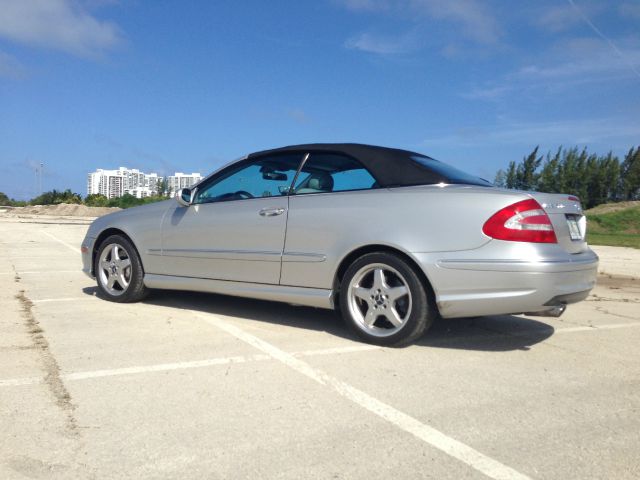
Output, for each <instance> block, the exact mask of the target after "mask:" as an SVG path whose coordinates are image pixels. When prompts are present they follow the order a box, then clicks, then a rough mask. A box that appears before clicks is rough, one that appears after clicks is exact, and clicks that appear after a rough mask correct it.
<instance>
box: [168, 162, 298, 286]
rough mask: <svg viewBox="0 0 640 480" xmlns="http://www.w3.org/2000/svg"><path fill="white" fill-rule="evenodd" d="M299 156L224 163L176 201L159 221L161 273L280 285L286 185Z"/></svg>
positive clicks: (287, 190)
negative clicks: (185, 200)
mask: <svg viewBox="0 0 640 480" xmlns="http://www.w3.org/2000/svg"><path fill="white" fill-rule="evenodd" d="M301 159H302V155H301V154H300V155H298V154H287V155H277V156H275V155H272V156H268V157H261V158H258V159H249V160H244V161H242V162H238V163H236V164H233V165H231V166H230V167H227V168H226V169H224V170H221V171H220V172H218V173H217V174H216V175H214V176H212V177H211V178H209V179H207V180H206V181H205V182H203V183H202V184H201V185H199V186H198V188H197V189H196V191H195V194H194V197H193V202H192V204H191V205H189V206H187V207H184V206H181V205H179V204H178V203H176V205H175V207H173V208H172V209H170V210H169V211H168V212H167V214H166V215H165V217H164V220H163V223H162V264H163V273H164V274H166V275H177V276H184V277H192V278H209V279H216V280H232V281H238V282H255V283H267V284H278V283H279V280H280V267H281V261H282V250H283V248H284V239H285V231H286V226H287V215H288V209H289V198H288V194H289V188H290V186H291V182H292V180H293V177H294V176H295V173H296V170H297V168H298V166H299V163H300V160H301Z"/></svg>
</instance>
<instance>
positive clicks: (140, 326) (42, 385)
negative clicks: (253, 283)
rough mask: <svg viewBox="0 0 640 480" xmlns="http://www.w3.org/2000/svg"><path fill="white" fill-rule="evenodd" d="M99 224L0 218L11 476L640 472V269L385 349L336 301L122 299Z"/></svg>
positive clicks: (633, 261) (3, 451)
mask: <svg viewBox="0 0 640 480" xmlns="http://www.w3.org/2000/svg"><path fill="white" fill-rule="evenodd" d="M86 228H87V227H86V225H84V224H80V225H79V224H75V223H74V222H73V221H71V220H69V221H67V220H65V221H58V223H47V222H43V219H42V218H38V219H31V220H29V219H26V218H20V217H16V216H6V215H0V308H1V309H2V312H3V314H2V315H1V316H0V432H2V434H1V435H0V478H2V479H3V480H4V479H7V480H14V479H16V480H21V479H30V478H44V479H146V478H150V479H174V478H180V479H187V480H188V479H201V478H207V479H227V478H233V479H256V478H263V479H295V480H298V479H300V478H305V479H307V478H309V479H315V478H317V479H325V478H328V479H360V478H362V479H367V480H369V479H384V480H388V479H389V478H397V479H404V478H425V479H427V478H431V479H438V480H440V479H456V480H457V479H462V478H464V479H486V478H504V479H521V480H523V479H547V478H548V479H563V480H564V479H566V480H574V479H575V480H585V479H603V478H612V479H616V480H625V479H638V478H640V457H639V456H638V452H639V451H640V433H639V432H640V349H638V344H639V342H640V309H639V308H638V306H639V305H640V281H638V280H633V279H632V278H630V277H629V276H616V275H614V274H607V275H602V276H601V277H600V283H599V285H598V286H597V287H596V288H595V289H594V291H593V292H592V295H591V296H590V297H589V298H588V299H587V300H586V301H584V302H581V303H578V304H575V305H571V306H570V307H569V308H568V309H567V312H566V313H565V314H564V315H563V316H562V317H560V318H558V319H553V318H543V317H527V316H522V315H518V316H510V315H507V316H499V317H486V318H475V319H459V320H450V321H438V322H436V324H435V325H434V326H433V327H432V329H431V330H430V331H429V332H428V333H427V335H425V337H424V338H423V339H420V340H419V341H417V342H416V343H415V344H414V345H411V346H409V347H406V348H402V349H389V348H378V347H373V346H370V345H365V344H362V343H360V342H358V341H356V340H355V339H354V338H353V337H352V336H351V335H350V334H349V333H348V332H347V330H346V329H345V327H344V326H343V325H342V322H341V321H340V318H339V316H338V315H337V314H336V313H334V312H331V311H326V310H316V309H312V308H303V307H293V306H289V305H284V304H278V303H270V302H262V301H253V300H247V299H238V298H232V297H224V296H220V295H205V294H195V293H193V294H192V293H186V292H162V293H157V294H155V295H152V296H151V297H150V298H148V299H147V300H146V301H144V302H141V303H137V304H116V303H111V302H107V301H105V300H103V299H101V298H100V297H99V296H98V295H96V286H95V282H94V281H92V280H91V279H89V278H87V277H86V276H84V275H83V274H82V273H81V272H80V268H81V265H80V255H79V253H78V251H77V249H78V245H79V244H80V242H81V239H82V237H83V235H84V233H85V231H86ZM596 250H600V249H599V248H596ZM599 253H601V258H602V261H603V268H604V269H605V271H611V272H618V271H619V272H622V273H625V272H629V271H631V272H634V271H636V272H637V271H638V268H639V267H640V261H639V258H638V257H637V256H636V255H635V251H632V253H631V254H629V253H628V252H626V251H625V252H624V253H623V254H619V253H616V250H610V249H607V250H602V251H600V252H599ZM620 255H624V260H623V261H621V262H618V261H617V260H616V261H613V259H616V258H617V257H620ZM609 265H611V266H609ZM623 266H624V268H623ZM617 269H619V270H617Z"/></svg>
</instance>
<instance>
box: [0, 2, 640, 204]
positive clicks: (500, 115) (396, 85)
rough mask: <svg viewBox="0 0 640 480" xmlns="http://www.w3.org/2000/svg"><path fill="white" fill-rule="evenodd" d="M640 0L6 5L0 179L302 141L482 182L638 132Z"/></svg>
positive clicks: (1, 16) (63, 183)
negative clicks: (524, 161) (380, 151)
mask: <svg viewBox="0 0 640 480" xmlns="http://www.w3.org/2000/svg"><path fill="white" fill-rule="evenodd" d="M639 112H640V0H620V1H600V2H598V1H591V0H589V1H588V0H553V1H546V0H530V1H519V0H512V1H506V0H503V1H490V0H486V1H481V0H446V1H445V0H441V1H438V0H313V1H312V0H271V1H269V2H266V1H264V0H255V1H250V0H246V1H243V0H237V1H205V0H201V1H186V2H185V1H177V0H173V1H170V0H164V1H162V0H146V1H145V0H0V191H1V192H5V193H6V194H8V195H9V196H11V197H14V198H17V199H27V198H31V197H33V196H35V194H36V193H37V182H36V176H35V170H34V168H35V166H36V165H38V164H39V163H43V164H44V178H43V189H44V190H50V189H52V188H56V189H64V188H71V189H72V190H74V191H77V192H79V193H82V194H83V195H84V194H86V175H87V173H88V172H89V171H92V170H94V169H95V168H117V167H119V166H128V167H130V168H139V169H142V170H144V171H148V172H151V171H154V172H157V173H159V174H171V173H173V172H174V171H183V172H192V171H199V172H201V173H203V174H206V173H209V172H210V171H212V170H213V169H215V168H216V167H218V166H220V165H221V164H223V163H226V162H227V161H229V160H232V159H234V158H237V157H239V156H242V155H244V154H246V153H249V152H252V151H256V150H261V149H266V148H271V147H277V146H283V145H289V144H295V143H305V142H334V141H336V142H343V141H345V142H347V141H348V142H363V143H373V144H378V145H386V146H394V147H400V148H407V149H410V150H416V151H419V152H422V153H426V154H428V155H431V156H434V157H436V158H438V159H440V160H443V161H446V162H448V163H451V164H453V165H455V166H457V167H458V168H462V169H464V170H467V171H469V172H472V173H475V174H478V175H481V176H483V177H485V178H489V179H491V180H492V179H493V177H494V175H495V172H496V170H497V169H499V168H504V167H505V166H506V165H507V164H508V162H509V161H510V160H520V159H521V158H522V157H523V156H524V155H525V154H527V153H529V152H530V151H531V149H532V148H533V147H535V146H536V145H538V144H539V145H540V146H541V149H542V150H543V151H545V152H546V151H547V150H550V149H551V150H553V149H555V148H557V147H558V146H559V145H560V144H562V145H565V146H573V145H580V146H583V145H584V146H587V147H588V148H589V149H590V150H592V151H595V152H598V153H606V152H608V151H609V150H612V151H613V152H614V153H616V154H618V155H623V154H624V153H625V152H626V150H628V148H630V147H631V146H634V145H639V144H640V114H639Z"/></svg>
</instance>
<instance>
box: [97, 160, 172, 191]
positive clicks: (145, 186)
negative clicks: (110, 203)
mask: <svg viewBox="0 0 640 480" xmlns="http://www.w3.org/2000/svg"><path fill="white" fill-rule="evenodd" d="M161 180H162V177H159V176H158V175H157V174H156V173H144V172H141V171H140V170H138V169H136V168H132V169H129V168H126V167H120V168H119V169H118V170H103V169H102V168H99V169H97V170H96V171H95V172H92V173H90V174H89V175H87V194H88V195H92V194H100V195H104V196H105V197H107V198H116V197H121V196H122V195H124V194H125V193H128V194H130V195H133V196H134V197H137V198H144V197H148V196H151V195H156V194H157V193H158V182H160V181H161Z"/></svg>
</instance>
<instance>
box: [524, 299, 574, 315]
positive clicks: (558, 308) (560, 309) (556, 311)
mask: <svg viewBox="0 0 640 480" xmlns="http://www.w3.org/2000/svg"><path fill="white" fill-rule="evenodd" d="M566 309H567V305H566V304H565V303H561V304H560V305H555V306H554V307H552V308H551V309H550V310H544V311H542V312H526V313H525V315H530V316H532V317H554V318H558V317H559V316H560V315H562V314H563V313H564V311H565V310H566Z"/></svg>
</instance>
